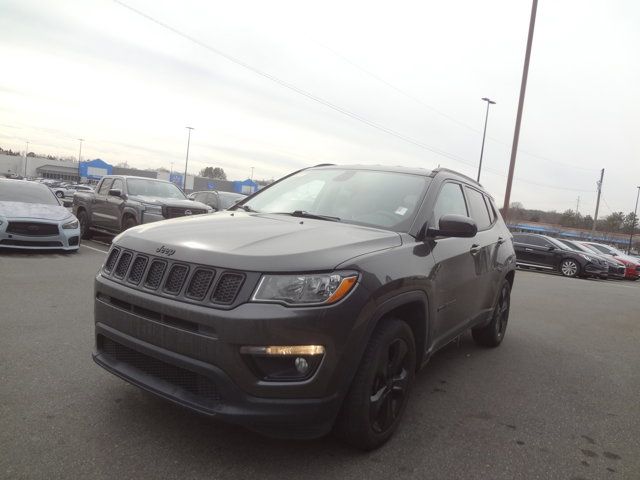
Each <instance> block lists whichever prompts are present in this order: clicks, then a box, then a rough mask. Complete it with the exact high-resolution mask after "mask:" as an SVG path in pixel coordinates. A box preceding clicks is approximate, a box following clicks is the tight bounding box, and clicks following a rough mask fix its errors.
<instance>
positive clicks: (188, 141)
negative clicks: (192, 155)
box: [182, 127, 193, 193]
mask: <svg viewBox="0 0 640 480" xmlns="http://www.w3.org/2000/svg"><path fill="white" fill-rule="evenodd" d="M186 129H187V130H188V131H189V136H188V137H187V159H186V160H185V162H184V181H183V182H182V190H184V191H185V193H186V192H187V168H188V166H189V144H190V143H191V130H193V127H186Z"/></svg>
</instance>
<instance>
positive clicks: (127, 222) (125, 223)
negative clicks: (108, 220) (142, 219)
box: [122, 217, 138, 231]
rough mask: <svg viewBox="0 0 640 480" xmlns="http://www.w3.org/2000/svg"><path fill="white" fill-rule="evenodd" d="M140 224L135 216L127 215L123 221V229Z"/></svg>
mask: <svg viewBox="0 0 640 480" xmlns="http://www.w3.org/2000/svg"><path fill="white" fill-rule="evenodd" d="M136 225H138V223H137V222H136V219H135V218H133V217H127V218H125V219H124V220H123V222H122V231H125V230H129V229H130V228H131V227H135V226H136Z"/></svg>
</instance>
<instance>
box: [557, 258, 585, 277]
mask: <svg viewBox="0 0 640 480" xmlns="http://www.w3.org/2000/svg"><path fill="white" fill-rule="evenodd" d="M560 273H562V275H564V276H565V277H572V278H573V277H577V276H578V274H579V273H580V265H578V262H576V261H575V260H574V259H572V258H565V259H564V260H562V262H560Z"/></svg>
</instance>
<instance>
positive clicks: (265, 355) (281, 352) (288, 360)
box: [240, 345, 325, 382]
mask: <svg viewBox="0 0 640 480" xmlns="http://www.w3.org/2000/svg"><path fill="white" fill-rule="evenodd" d="M324 352H325V350H324V347H323V346H322V345H293V346H268V347H249V346H245V347H240V353H241V354H242V357H243V359H244V361H245V362H246V363H247V365H248V366H249V368H250V369H251V370H252V371H253V372H254V373H255V374H256V376H257V377H258V378H260V379H262V380H266V381H271V382H296V381H301V380H306V379H307V378H310V377H311V376H312V375H313V374H314V373H315V372H316V371H317V370H318V368H319V366H320V364H321V363H322V359H323V358H324Z"/></svg>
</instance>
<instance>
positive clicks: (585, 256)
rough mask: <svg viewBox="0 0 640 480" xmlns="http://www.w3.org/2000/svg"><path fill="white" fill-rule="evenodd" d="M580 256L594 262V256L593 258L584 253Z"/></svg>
mask: <svg viewBox="0 0 640 480" xmlns="http://www.w3.org/2000/svg"><path fill="white" fill-rule="evenodd" d="M580 256H581V257H582V258H584V259H585V260H586V261H587V262H593V258H591V257H590V256H589V255H585V254H584V253H581V254H580Z"/></svg>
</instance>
